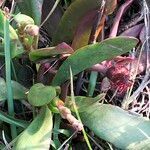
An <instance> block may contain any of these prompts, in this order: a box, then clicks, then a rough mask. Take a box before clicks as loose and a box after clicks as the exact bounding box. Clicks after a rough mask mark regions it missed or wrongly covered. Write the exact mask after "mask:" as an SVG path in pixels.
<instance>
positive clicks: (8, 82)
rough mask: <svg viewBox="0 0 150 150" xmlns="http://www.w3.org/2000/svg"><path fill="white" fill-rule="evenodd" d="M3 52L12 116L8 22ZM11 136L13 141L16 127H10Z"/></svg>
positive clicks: (5, 21)
mask: <svg viewBox="0 0 150 150" xmlns="http://www.w3.org/2000/svg"><path fill="white" fill-rule="evenodd" d="M4 51H5V70H6V86H7V101H8V113H9V114H10V115H11V116H14V103H13V94H12V93H13V92H12V86H11V54H10V36H9V22H8V20H4ZM10 127H11V136H12V138H13V139H14V138H15V137H16V136H17V131H16V126H15V125H11V126H10Z"/></svg>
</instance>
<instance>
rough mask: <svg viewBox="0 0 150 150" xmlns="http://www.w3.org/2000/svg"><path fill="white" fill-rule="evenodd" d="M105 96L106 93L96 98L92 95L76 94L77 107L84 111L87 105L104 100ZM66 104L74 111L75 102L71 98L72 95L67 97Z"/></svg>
mask: <svg viewBox="0 0 150 150" xmlns="http://www.w3.org/2000/svg"><path fill="white" fill-rule="evenodd" d="M104 97H105V94H100V95H98V96H96V97H94V98H92V97H84V96H76V97H75V101H76V107H77V109H78V111H79V112H84V111H85V110H86V108H87V107H89V106H91V105H93V104H95V103H97V102H99V101H101V100H103V99H104ZM65 106H66V107H68V108H70V109H71V111H74V104H73V102H72V100H71V97H69V96H68V97H67V98H66V100H65Z"/></svg>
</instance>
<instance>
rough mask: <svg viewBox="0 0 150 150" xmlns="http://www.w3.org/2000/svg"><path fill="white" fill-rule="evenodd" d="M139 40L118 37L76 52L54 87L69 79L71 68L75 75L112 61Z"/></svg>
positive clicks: (66, 62)
mask: <svg viewBox="0 0 150 150" xmlns="http://www.w3.org/2000/svg"><path fill="white" fill-rule="evenodd" d="M137 42H138V40H137V39H135V38H131V37H116V38H110V39H106V40H104V41H102V42H101V43H96V44H92V45H87V46H85V47H82V48H80V49H78V50H77V51H75V52H74V53H73V54H72V55H71V56H70V57H68V59H67V60H66V61H64V63H63V64H62V65H61V67H60V68H59V70H58V72H57V74H56V76H55V78H54V80H53V83H52V84H53V85H55V86H59V85H61V84H62V83H63V82H64V81H66V80H67V79H69V77H70V73H69V68H70V66H71V69H72V73H73V75H76V74H78V73H79V72H81V71H83V70H85V69H87V68H89V67H91V66H93V65H95V64H97V63H100V62H102V61H104V60H108V59H112V58H114V57H116V56H118V55H121V54H124V53H126V52H128V51H130V50H131V49H132V48H134V47H135V46H136V44H137Z"/></svg>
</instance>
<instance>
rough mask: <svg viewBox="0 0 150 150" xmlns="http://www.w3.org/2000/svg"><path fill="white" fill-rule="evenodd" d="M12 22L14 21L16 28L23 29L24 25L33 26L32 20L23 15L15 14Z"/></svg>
mask: <svg viewBox="0 0 150 150" xmlns="http://www.w3.org/2000/svg"><path fill="white" fill-rule="evenodd" d="M14 20H15V21H16V23H17V24H18V26H21V27H25V26H26V25H29V24H30V25H31V24H34V20H33V19H32V18H31V17H29V16H27V15H24V14H17V15H16V16H14Z"/></svg>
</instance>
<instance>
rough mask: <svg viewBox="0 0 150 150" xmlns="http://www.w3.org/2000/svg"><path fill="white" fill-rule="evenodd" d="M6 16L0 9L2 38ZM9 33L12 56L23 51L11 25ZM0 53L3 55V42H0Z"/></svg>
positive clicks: (0, 34) (0, 32)
mask: <svg viewBox="0 0 150 150" xmlns="http://www.w3.org/2000/svg"><path fill="white" fill-rule="evenodd" d="M5 20H6V17H5V16H4V14H3V12H2V11H1V10H0V37H1V38H4V21H5ZM9 31H10V32H9V35H10V40H11V41H10V47H11V57H12V58H14V57H16V56H18V55H20V54H22V53H23V51H24V50H23V47H22V44H21V43H20V41H19V39H18V35H17V33H16V31H15V30H14V29H13V27H12V26H11V25H9ZM0 55H2V56H4V42H2V43H0Z"/></svg>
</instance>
